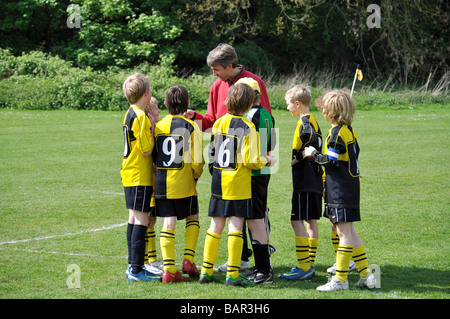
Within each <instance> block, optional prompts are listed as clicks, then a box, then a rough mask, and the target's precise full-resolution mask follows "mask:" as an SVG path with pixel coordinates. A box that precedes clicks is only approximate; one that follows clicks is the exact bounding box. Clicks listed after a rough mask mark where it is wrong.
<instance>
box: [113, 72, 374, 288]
mask: <svg viewBox="0 0 450 319" xmlns="http://www.w3.org/2000/svg"><path fill="white" fill-rule="evenodd" d="M123 90H124V94H125V96H126V98H127V100H128V101H129V103H130V105H131V106H130V108H129V110H128V112H127V113H126V115H125V117H124V121H123V132H124V157H123V162H122V170H121V176H122V183H123V186H124V192H125V200H126V207H127V209H128V210H129V220H128V228H127V244H128V264H129V266H128V268H127V270H126V277H127V279H128V280H129V281H152V280H157V281H163V282H166V283H167V282H183V281H187V280H189V278H191V277H194V278H199V279H198V280H199V282H200V283H201V284H207V283H210V282H214V281H216V277H215V275H214V269H213V267H214V264H215V261H216V258H217V255H218V250H219V243H220V240H221V237H222V231H223V229H224V227H225V224H226V223H227V219H228V236H227V237H228V242H227V245H228V262H227V269H226V271H227V274H226V285H232V286H253V285H255V284H260V283H271V282H272V281H273V271H272V265H271V261H270V249H269V247H270V245H269V238H268V231H267V227H266V225H265V219H266V218H267V188H268V184H269V179H270V168H269V167H270V166H273V165H274V164H275V163H276V161H277V159H276V158H275V157H274V156H272V155H270V151H271V150H273V147H274V136H273V134H274V131H273V127H274V119H273V117H272V116H271V114H270V113H269V112H268V111H267V110H265V109H264V108H262V107H261V106H260V105H259V94H260V88H259V86H258V83H257V82H256V81H255V80H253V79H251V78H243V79H241V80H239V81H238V82H237V83H236V84H234V85H232V86H231V87H230V89H229V91H228V97H227V99H226V101H225V105H226V107H227V110H228V113H227V114H225V115H223V116H222V117H220V118H219V119H217V120H216V121H215V123H214V125H213V127H212V133H211V143H210V145H209V153H208V154H209V172H210V173H211V175H212V182H211V197H210V203H209V210H208V216H209V217H211V224H210V227H209V229H208V230H207V232H206V237H205V244H204V251H203V264H202V267H201V269H200V271H199V269H198V268H197V266H196V265H195V263H194V256H195V252H196V247H197V240H198V236H199V218H198V213H199V207H198V199H197V190H196V183H197V180H198V179H199V178H200V177H201V175H202V173H203V167H204V164H205V161H204V158H203V138H202V132H201V130H200V128H199V127H198V125H197V123H196V122H195V121H193V120H190V119H188V118H187V117H185V116H184V114H185V112H186V111H187V110H188V106H189V95H188V92H187V90H186V89H185V88H184V87H183V86H180V85H174V86H172V87H170V88H169V89H168V90H167V92H166V95H165V99H164V105H165V106H166V107H167V109H168V111H169V115H168V116H166V117H164V118H163V119H161V120H160V119H159V113H160V109H159V108H158V105H157V101H156V100H155V99H154V98H152V96H151V91H150V83H149V80H148V78H147V76H145V75H144V74H141V73H136V74H133V75H132V76H130V77H128V78H127V80H126V81H125V82H124V85H123ZM310 102H311V93H310V92H309V90H307V89H306V88H303V87H300V86H296V87H294V88H292V89H291V90H289V91H288V92H287V93H286V103H287V106H288V110H289V111H290V112H291V114H292V116H299V117H300V120H299V121H298V124H297V127H296V131H295V135H294V141H293V156H292V163H291V166H292V178H293V196H292V211H291V224H292V227H293V229H294V232H295V247H296V255H297V259H298V266H296V267H294V268H292V269H291V271H290V272H289V273H286V274H283V275H281V278H283V279H286V280H309V279H311V278H312V277H313V276H314V258H315V254H316V250H317V245H318V226H317V220H318V219H319V218H320V217H321V215H322V213H321V211H322V196H324V197H325V199H324V202H325V212H324V216H325V217H328V218H330V221H331V223H332V227H333V232H332V234H334V236H335V243H336V245H335V251H336V264H335V266H333V267H331V268H330V269H329V272H331V273H333V274H335V275H334V276H333V277H332V279H331V280H330V281H329V282H328V283H327V284H325V285H323V286H320V287H318V288H317V289H318V290H319V291H331V290H340V289H348V281H347V274H348V271H349V269H352V268H354V267H356V268H357V269H358V271H359V273H360V280H359V282H358V285H365V286H367V287H369V288H373V287H375V277H374V276H373V274H372V273H371V272H370V271H369V270H368V262H367V258H366V255H365V251H364V247H363V245H362V243H361V240H360V239H359V237H358V235H357V233H356V231H355V229H354V228H353V222H354V221H358V220H360V217H359V168H358V153H359V147H358V143H357V140H356V135H355V133H354V131H353V129H352V128H351V126H350V124H351V122H352V116H353V113H354V112H355V106H354V104H353V101H352V100H351V98H350V96H348V94H346V93H344V92H342V91H332V92H329V93H327V94H325V95H324V96H323V97H321V98H320V99H319V100H318V102H317V107H318V108H319V109H321V110H322V113H323V115H324V117H325V119H326V120H327V121H329V122H330V123H331V124H332V128H331V129H330V131H329V134H328V136H327V138H326V141H325V144H324V150H325V151H324V153H323V154H322V152H321V150H322V134H321V131H320V128H319V126H318V124H317V122H316V120H315V119H314V116H313V115H312V114H311V113H310V111H309V105H310ZM322 167H324V168H325V173H323V168H322ZM150 199H151V200H150ZM156 217H161V218H162V229H161V232H160V247H161V254H162V263H163V265H162V267H163V270H160V268H161V265H158V264H157V263H158V261H157V258H156V235H155V230H154V226H155V222H156ZM183 219H184V220H185V221H186V228H185V234H184V237H185V249H184V257H183V263H182V273H183V274H181V273H180V272H179V271H178V270H177V267H176V263H175V225H176V221H177V220H183ZM244 222H245V223H247V225H248V228H249V230H250V232H251V239H252V241H251V243H252V248H253V252H254V258H255V267H254V269H252V270H250V271H249V272H247V273H245V274H241V273H240V263H241V254H242V247H243V240H244V239H243V236H244V235H245V236H246V234H243V228H244ZM303 222H304V223H305V224H306V229H305V225H304V224H303ZM336 234H337V235H336ZM351 260H353V261H354V264H352V265H351V264H350V261H351ZM353 265H355V266H353ZM186 275H187V276H186Z"/></svg>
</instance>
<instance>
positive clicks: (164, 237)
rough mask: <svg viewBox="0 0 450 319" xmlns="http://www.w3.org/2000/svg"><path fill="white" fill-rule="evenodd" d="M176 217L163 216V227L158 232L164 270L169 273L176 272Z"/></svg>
mask: <svg viewBox="0 0 450 319" xmlns="http://www.w3.org/2000/svg"><path fill="white" fill-rule="evenodd" d="M176 219H177V218H176V217H164V218H163V227H162V229H161V233H160V239H159V241H160V245H161V254H162V258H163V263H164V271H168V272H170V273H171V274H174V273H176V272H177V268H176V267H175V223H176Z"/></svg>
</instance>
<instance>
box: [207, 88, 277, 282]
mask: <svg viewBox="0 0 450 319" xmlns="http://www.w3.org/2000/svg"><path fill="white" fill-rule="evenodd" d="M254 94H255V93H254V91H253V89H252V88H251V87H250V86H249V85H247V84H244V83H237V84H235V85H233V86H232V87H231V88H230V90H229V92H228V97H227V99H226V101H225V105H226V107H227V109H228V112H229V113H227V114H225V115H223V116H222V117H220V118H219V119H218V120H217V121H216V122H215V123H214V126H213V129H212V135H211V144H210V150H209V151H210V161H209V168H210V172H211V174H212V183H211V193H212V194H211V199H210V204H209V211H208V216H210V217H212V221H211V226H210V227H209V230H208V231H207V234H206V239H205V247H204V255H203V267H202V270H201V275H200V280H199V282H200V283H209V282H211V281H214V280H215V279H214V270H213V266H214V263H215V260H216V258H217V254H218V249H219V242H220V238H221V234H222V230H223V228H224V226H225V222H226V219H227V218H229V223H228V268H227V276H226V284H227V285H233V286H252V285H254V284H255V283H254V282H253V281H250V280H248V279H247V278H245V277H244V276H242V274H240V273H239V269H240V262H241V253H242V244H243V237H242V227H243V222H244V218H252V215H253V212H252V202H251V196H252V195H251V173H252V170H256V169H260V168H262V167H264V166H271V165H273V164H274V163H275V162H276V159H275V158H274V157H273V156H270V155H268V156H260V154H259V150H260V147H259V136H258V132H257V131H256V129H255V125H254V124H253V123H252V122H250V121H249V120H247V119H246V117H245V113H246V112H247V111H248V110H249V109H250V108H251V107H252V105H253V100H254Z"/></svg>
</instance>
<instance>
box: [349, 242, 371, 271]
mask: <svg viewBox="0 0 450 319" xmlns="http://www.w3.org/2000/svg"><path fill="white" fill-rule="evenodd" d="M352 259H353V261H354V262H355V265H356V269H358V272H359V275H360V276H361V278H366V276H367V275H368V274H369V272H370V271H369V263H368V261H367V256H366V252H365V250H364V246H359V247H355V248H353V254H352Z"/></svg>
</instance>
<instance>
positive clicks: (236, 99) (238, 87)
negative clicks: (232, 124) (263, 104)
mask: <svg viewBox="0 0 450 319" xmlns="http://www.w3.org/2000/svg"><path fill="white" fill-rule="evenodd" d="M254 97H255V91H254V90H253V89H252V88H251V87H250V86H249V85H247V84H244V83H236V84H235V85H232V86H231V87H230V89H229V90H228V96H227V98H226V100H225V105H226V107H227V110H228V111H229V112H230V113H231V114H243V113H245V112H247V111H248V110H249V109H250V108H251V107H252V106H253V100H254Z"/></svg>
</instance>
